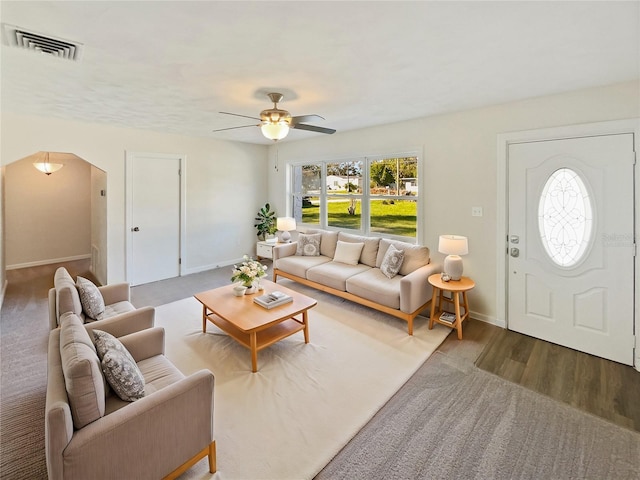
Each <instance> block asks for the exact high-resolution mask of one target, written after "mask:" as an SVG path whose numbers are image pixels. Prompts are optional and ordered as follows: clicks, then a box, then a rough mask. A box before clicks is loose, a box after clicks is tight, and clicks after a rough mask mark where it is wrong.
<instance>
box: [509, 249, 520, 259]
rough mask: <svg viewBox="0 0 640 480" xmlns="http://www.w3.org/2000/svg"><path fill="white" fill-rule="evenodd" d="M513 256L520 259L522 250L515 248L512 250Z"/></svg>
mask: <svg viewBox="0 0 640 480" xmlns="http://www.w3.org/2000/svg"><path fill="white" fill-rule="evenodd" d="M511 256H512V257H519V256H520V249H519V248H515V247H513V248H512V249H511Z"/></svg>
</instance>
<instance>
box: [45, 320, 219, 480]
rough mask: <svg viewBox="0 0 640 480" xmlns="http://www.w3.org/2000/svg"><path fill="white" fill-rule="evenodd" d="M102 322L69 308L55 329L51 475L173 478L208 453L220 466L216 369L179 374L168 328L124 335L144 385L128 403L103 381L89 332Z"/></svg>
mask: <svg viewBox="0 0 640 480" xmlns="http://www.w3.org/2000/svg"><path fill="white" fill-rule="evenodd" d="M96 323H97V322H94V323H92V324H88V325H83V323H82V320H81V319H80V317H78V316H77V315H75V314H73V313H66V314H64V315H62V318H61V326H60V328H56V329H54V330H52V331H51V332H50V334H49V353H48V379H47V397H46V407H45V447H46V460H47V470H48V473H49V479H50V480H59V479H78V480H85V479H92V480H98V479H134V478H135V479H150V480H151V479H153V480H157V479H160V478H175V477H176V476H178V475H179V474H180V473H182V472H184V471H185V470H187V469H188V468H189V467H191V466H192V465H193V464H195V463H196V462H197V461H199V460H200V459H201V458H204V457H205V456H208V457H209V469H210V471H211V472H212V473H213V472H215V470H216V458H215V442H214V437H213V389H214V378H213V374H212V373H211V372H209V371H208V370H201V371H199V372H196V373H194V374H192V375H190V376H188V377H185V376H184V375H183V374H182V373H180V371H178V369H176V368H175V366H174V365H173V364H172V363H171V362H170V361H169V360H167V358H166V357H165V356H164V329H162V328H150V329H146V330H143V331H140V332H136V333H133V334H130V335H126V336H124V337H120V338H119V340H120V341H121V342H122V344H123V345H124V346H125V347H126V349H127V350H128V351H129V352H130V354H131V355H132V356H133V359H134V360H135V362H136V363H137V366H138V368H139V369H140V372H141V373H142V375H143V376H144V383H145V385H144V396H143V397H142V398H140V399H138V400H135V401H133V402H125V401H123V400H121V399H120V398H119V397H118V396H117V395H116V394H115V393H114V392H113V391H112V390H111V389H110V388H109V387H108V384H107V383H106V382H105V378H104V375H103V373H102V368H101V362H100V359H99V357H98V354H97V353H96V348H95V346H94V344H93V335H92V333H91V332H92V330H93V327H95V325H96ZM103 331H107V332H108V333H111V334H112V335H113V334H114V333H113V332H109V331H108V329H107V328H104V329H103ZM103 363H104V362H103Z"/></svg>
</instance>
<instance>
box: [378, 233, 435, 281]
mask: <svg viewBox="0 0 640 480" xmlns="http://www.w3.org/2000/svg"><path fill="white" fill-rule="evenodd" d="M389 245H393V246H394V247H396V248H397V249H398V250H402V251H404V260H403V261H402V266H401V267H400V271H399V272H398V273H399V274H400V275H409V274H410V273H411V272H414V271H415V270H417V269H419V268H420V267H424V266H425V265H427V264H428V263H429V248H427V247H424V246H422V245H414V244H412V243H407V242H399V241H397V240H388V239H386V238H383V239H381V240H380V248H379V249H378V258H377V260H376V266H377V267H378V268H380V266H381V265H382V260H383V259H384V255H385V254H386V253H387V249H388V248H389Z"/></svg>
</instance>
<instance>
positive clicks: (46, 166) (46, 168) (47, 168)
mask: <svg viewBox="0 0 640 480" xmlns="http://www.w3.org/2000/svg"><path fill="white" fill-rule="evenodd" d="M33 166H34V167H36V168H37V169H38V170H40V171H41V172H42V173H44V174H45V175H51V174H52V173H53V172H57V171H58V170H60V169H61V168H62V167H63V166H64V165H63V164H62V163H51V162H50V161H49V152H45V153H44V155H43V159H42V161H41V162H33Z"/></svg>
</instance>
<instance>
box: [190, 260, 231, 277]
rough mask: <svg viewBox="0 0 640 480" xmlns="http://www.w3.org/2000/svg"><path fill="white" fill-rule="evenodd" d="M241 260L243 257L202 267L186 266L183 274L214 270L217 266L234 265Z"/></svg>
mask: <svg viewBox="0 0 640 480" xmlns="http://www.w3.org/2000/svg"><path fill="white" fill-rule="evenodd" d="M240 262H242V258H237V259H235V260H223V261H221V262H220V263H216V264H211V265H202V266H200V267H193V268H184V269H182V272H181V275H191V274H193V273H200V272H206V271H207V270H214V269H216V268H221V267H228V266H230V265H234V264H236V263H240ZM229 278H231V271H229Z"/></svg>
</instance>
